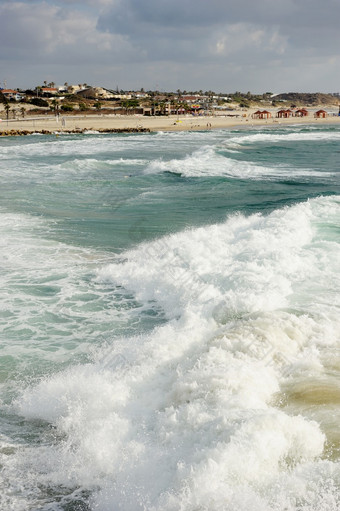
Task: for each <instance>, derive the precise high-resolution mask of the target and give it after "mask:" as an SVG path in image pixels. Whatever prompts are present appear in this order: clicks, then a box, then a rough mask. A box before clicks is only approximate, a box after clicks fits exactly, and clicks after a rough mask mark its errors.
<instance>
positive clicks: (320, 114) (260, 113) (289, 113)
mask: <svg viewBox="0 0 340 511" xmlns="http://www.w3.org/2000/svg"><path fill="white" fill-rule="evenodd" d="M308 115H309V112H308V110H306V108H299V109H297V110H291V109H290V108H288V109H287V110H285V109H282V110H279V111H278V112H276V117H277V118H279V119H288V118H289V117H307V116H308ZM327 115H328V113H327V112H326V110H317V111H316V112H314V117H317V118H322V119H324V118H325V117H327ZM271 117H273V115H272V113H271V112H269V111H268V110H257V111H256V112H254V113H253V114H252V118H253V119H270V118H271Z"/></svg>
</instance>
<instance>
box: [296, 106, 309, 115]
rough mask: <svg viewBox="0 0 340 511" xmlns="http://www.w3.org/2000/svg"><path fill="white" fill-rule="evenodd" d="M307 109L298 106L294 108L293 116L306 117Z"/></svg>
mask: <svg viewBox="0 0 340 511" xmlns="http://www.w3.org/2000/svg"><path fill="white" fill-rule="evenodd" d="M307 115H308V110H306V109H305V108H300V109H299V110H296V112H295V117H307Z"/></svg>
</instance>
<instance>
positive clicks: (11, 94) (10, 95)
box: [0, 89, 25, 101]
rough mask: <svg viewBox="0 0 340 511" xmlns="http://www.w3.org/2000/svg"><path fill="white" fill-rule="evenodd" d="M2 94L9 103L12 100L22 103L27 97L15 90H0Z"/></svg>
mask: <svg viewBox="0 0 340 511" xmlns="http://www.w3.org/2000/svg"><path fill="white" fill-rule="evenodd" d="M0 92H1V93H2V94H3V95H4V96H5V98H6V99H7V100H8V101H9V100H10V99H12V100H14V101H21V100H22V99H24V97H25V94H22V93H21V92H18V91H17V90H13V89H0Z"/></svg>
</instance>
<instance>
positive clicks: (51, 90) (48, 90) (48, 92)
mask: <svg viewBox="0 0 340 511" xmlns="http://www.w3.org/2000/svg"><path fill="white" fill-rule="evenodd" d="M58 92H59V89H57V88H56V87H41V89H40V93H41V95H42V96H45V97H46V98H52V97H54V96H56V95H57V94H58Z"/></svg>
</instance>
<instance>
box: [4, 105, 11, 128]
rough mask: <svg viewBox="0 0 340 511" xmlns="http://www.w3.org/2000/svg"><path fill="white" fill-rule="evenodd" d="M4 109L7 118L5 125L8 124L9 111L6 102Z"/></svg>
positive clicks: (9, 108)
mask: <svg viewBox="0 0 340 511" xmlns="http://www.w3.org/2000/svg"><path fill="white" fill-rule="evenodd" d="M5 110H6V119H7V126H8V118H9V112H10V110H11V107H10V106H9V104H8V102H7V103H5Z"/></svg>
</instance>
